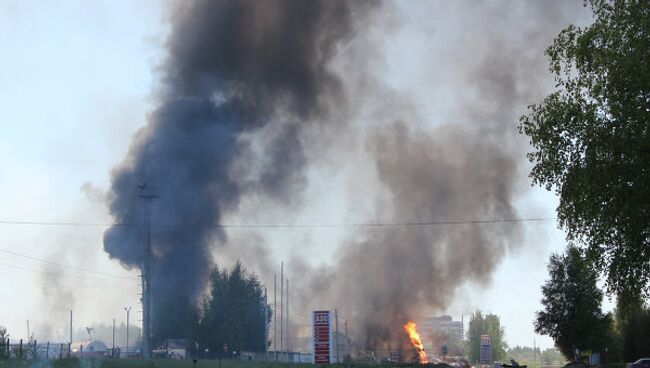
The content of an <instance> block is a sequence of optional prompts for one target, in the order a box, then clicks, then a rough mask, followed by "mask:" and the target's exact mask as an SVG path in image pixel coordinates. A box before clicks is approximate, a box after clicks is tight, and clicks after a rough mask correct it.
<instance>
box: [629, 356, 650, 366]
mask: <svg viewBox="0 0 650 368" xmlns="http://www.w3.org/2000/svg"><path fill="white" fill-rule="evenodd" d="M625 368H650V358H641V359H639V360H637V361H636V362H634V363H627V364H626V365H625Z"/></svg>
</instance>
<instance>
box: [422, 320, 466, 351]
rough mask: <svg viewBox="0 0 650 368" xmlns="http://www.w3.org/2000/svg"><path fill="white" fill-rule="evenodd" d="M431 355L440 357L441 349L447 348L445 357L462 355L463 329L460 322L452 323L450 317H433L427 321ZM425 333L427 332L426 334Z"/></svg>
mask: <svg viewBox="0 0 650 368" xmlns="http://www.w3.org/2000/svg"><path fill="white" fill-rule="evenodd" d="M428 322H429V323H428V324H429V326H427V327H429V328H428V329H427V330H428V331H430V338H431V341H432V345H433V353H434V355H436V356H440V355H442V347H443V346H446V347H447V355H462V354H463V335H464V328H463V322H462V321H454V320H453V318H452V317H451V316H447V315H445V316H439V317H433V318H431V319H429V321H428ZM428 331H427V332H428Z"/></svg>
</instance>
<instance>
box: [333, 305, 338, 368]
mask: <svg viewBox="0 0 650 368" xmlns="http://www.w3.org/2000/svg"><path fill="white" fill-rule="evenodd" d="M334 323H335V326H334V327H335V328H334V343H335V344H336V362H337V363H338V362H339V311H338V310H337V309H336V308H334Z"/></svg>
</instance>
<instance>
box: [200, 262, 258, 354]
mask: <svg viewBox="0 0 650 368" xmlns="http://www.w3.org/2000/svg"><path fill="white" fill-rule="evenodd" d="M268 316H269V319H268V320H267V321H266V322H265V321H264V289H263V287H262V285H261V283H260V281H259V279H258V278H257V276H256V275H255V274H253V273H248V272H247V271H246V270H245V269H244V268H243V267H242V265H241V264H240V263H237V264H236V265H235V267H234V268H233V269H232V271H230V272H228V270H225V269H224V270H220V269H219V268H218V267H215V269H214V270H213V271H212V273H211V275H210V293H209V295H208V296H206V297H205V298H204V299H203V301H202V303H201V305H200V306H199V308H198V310H196V323H195V328H194V329H195V331H196V333H195V341H197V342H198V343H199V349H200V350H201V354H203V352H204V349H205V348H207V349H209V353H208V356H209V357H218V356H219V355H220V354H222V353H223V347H224V345H227V346H228V353H229V354H231V352H233V351H237V352H240V351H242V350H245V351H264V350H265V348H264V330H265V323H267V324H268V323H269V322H270V320H271V310H270V308H269V315H268Z"/></svg>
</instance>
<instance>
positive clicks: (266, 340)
mask: <svg viewBox="0 0 650 368" xmlns="http://www.w3.org/2000/svg"><path fill="white" fill-rule="evenodd" d="M268 358H269V304H268V301H267V296H266V286H265V287H264V361H265V362H266V361H268V360H269V359H268Z"/></svg>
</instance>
